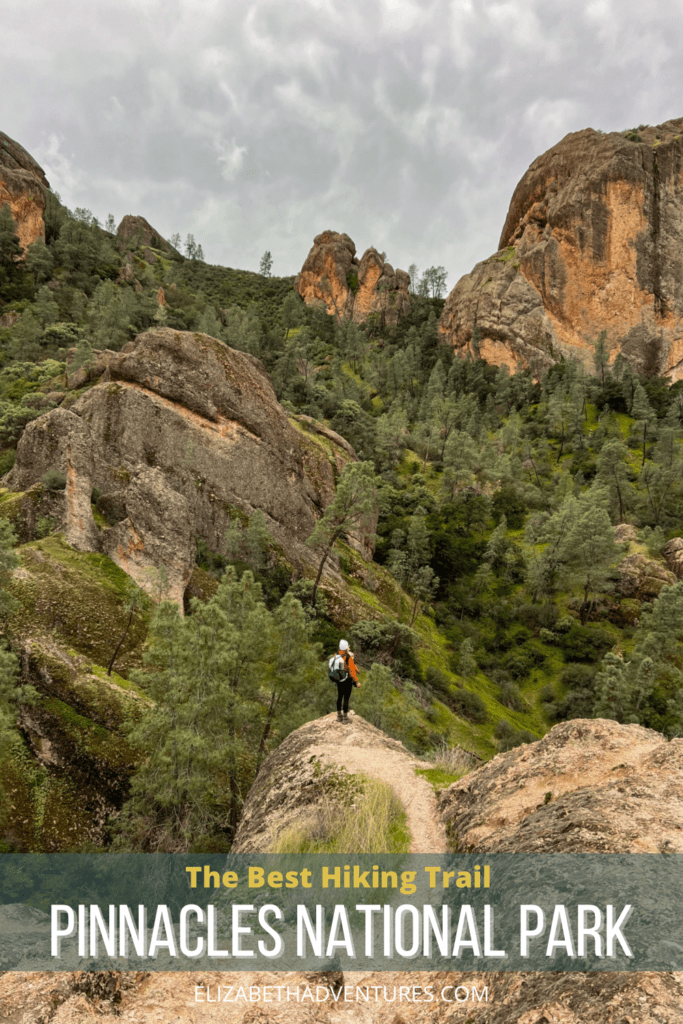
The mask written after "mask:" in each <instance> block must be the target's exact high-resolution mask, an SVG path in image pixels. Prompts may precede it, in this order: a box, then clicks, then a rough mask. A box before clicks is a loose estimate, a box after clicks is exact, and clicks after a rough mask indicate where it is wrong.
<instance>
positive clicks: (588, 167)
mask: <svg viewBox="0 0 683 1024" xmlns="http://www.w3.org/2000/svg"><path fill="white" fill-rule="evenodd" d="M682 136H683V118H681V119H676V120H672V121H667V122H666V123H665V124H663V125H660V126H659V127H656V128H649V127H648V128H640V129H638V131H637V132H610V133H609V134H604V133H602V132H597V131H594V130H593V129H592V128H586V129H584V130H583V131H579V132H572V133H571V134H569V135H567V136H566V137H565V138H564V139H562V141H561V142H559V143H558V144H557V145H556V146H553V147H552V149H549V150H548V151H547V152H546V153H544V154H543V155H542V156H540V157H538V159H536V160H535V161H534V162H533V163H532V165H531V167H530V168H529V170H528V171H527V172H526V174H525V175H524V177H523V178H522V180H521V181H520V183H519V184H518V186H517V188H516V189H515V192H514V194H513V196H512V200H511V203H510V209H509V212H508V215H507V219H506V221H505V225H504V227H503V231H502V234H501V238H500V243H499V250H498V252H497V253H495V254H494V255H493V256H492V257H490V259H488V260H485V261H484V262H482V263H479V264H477V266H476V267H475V268H474V270H473V271H472V272H471V273H470V274H466V275H465V276H464V277H463V278H461V279H460V281H458V283H457V284H456V286H455V288H454V289H453V291H452V292H451V294H450V295H449V296H448V299H447V301H446V305H445V307H444V310H443V314H442V316H441V320H440V325H439V328H440V331H441V335H442V338H443V340H444V341H446V342H448V343H450V344H451V345H453V347H454V348H455V350H456V352H457V353H459V354H462V355H465V354H466V353H473V354H476V353H479V354H480V355H481V356H482V357H483V358H484V359H486V360H488V361H489V362H491V363H495V364H497V365H501V364H506V365H507V366H509V367H510V368H511V369H514V368H515V366H516V365H517V364H518V363H519V362H521V363H523V364H524V365H525V366H534V367H537V368H539V369H540V368H542V367H544V366H548V365H550V363H552V362H554V361H555V360H557V359H558V358H559V357H560V356H573V357H576V358H578V359H579V360H581V361H582V362H583V363H584V364H585V365H586V367H587V368H588V369H590V370H592V368H593V351H594V348H593V344H592V343H593V341H594V340H595V339H597V338H598V336H599V334H600V333H601V332H602V331H606V341H607V345H608V347H609V349H610V353H611V354H610V358H611V359H614V358H616V356H617V354H618V353H622V355H623V356H624V357H625V358H626V359H628V361H629V362H630V363H631V365H632V366H633V367H634V368H635V369H636V370H637V371H639V372H647V373H668V374H669V375H670V376H671V379H672V380H678V379H679V378H680V377H681V376H683V254H682V253H681V246H680V238H681V233H682V232H683V177H682V175H681V168H682V158H683V138H682ZM475 330H476V335H475Z"/></svg>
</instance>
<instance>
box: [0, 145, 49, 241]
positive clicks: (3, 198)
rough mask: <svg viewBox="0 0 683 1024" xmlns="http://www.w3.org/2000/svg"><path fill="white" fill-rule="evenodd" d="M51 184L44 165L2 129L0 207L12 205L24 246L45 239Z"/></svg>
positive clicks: (10, 206)
mask: <svg viewBox="0 0 683 1024" xmlns="http://www.w3.org/2000/svg"><path fill="white" fill-rule="evenodd" d="M49 187H50V184H49V182H48V180H47V178H46V177H45V173H44V171H43V168H42V167H40V166H39V164H38V163H36V161H35V160H34V159H33V157H32V156H31V155H30V153H27V152H26V150H25V149H24V147H23V146H20V145H19V143H18V142H15V141H14V139H10V137H9V135H5V133H4V132H0V207H2V206H3V205H4V204H5V203H7V204H9V208H10V210H11V211H12V216H13V217H14V221H15V223H16V226H17V234H18V236H19V241H20V243H21V245H22V246H23V247H24V248H26V247H27V246H28V245H30V244H31V243H32V242H35V240H36V239H37V238H42V239H43V241H44V240H45V222H44V220H43V214H44V212H45V189H47V188H49Z"/></svg>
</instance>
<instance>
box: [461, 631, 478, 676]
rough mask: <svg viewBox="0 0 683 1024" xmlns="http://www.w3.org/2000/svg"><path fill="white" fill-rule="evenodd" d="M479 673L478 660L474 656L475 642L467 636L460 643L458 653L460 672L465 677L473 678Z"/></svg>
mask: <svg viewBox="0 0 683 1024" xmlns="http://www.w3.org/2000/svg"><path fill="white" fill-rule="evenodd" d="M476 673H477V662H476V660H475V657H474V644H473V643H472V641H471V640H470V638H469V637H466V638H465V639H464V640H463V642H462V643H461V644H460V653H459V655H458V674H459V675H461V676H464V678H465V679H471V678H472V676H474V675H476Z"/></svg>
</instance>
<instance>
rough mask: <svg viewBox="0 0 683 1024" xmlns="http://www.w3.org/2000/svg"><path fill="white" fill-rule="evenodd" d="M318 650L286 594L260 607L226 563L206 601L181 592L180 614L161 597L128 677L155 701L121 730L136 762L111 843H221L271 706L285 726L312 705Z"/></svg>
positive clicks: (268, 728)
mask: <svg viewBox="0 0 683 1024" xmlns="http://www.w3.org/2000/svg"><path fill="white" fill-rule="evenodd" d="M318 657H319V649H317V648H311V647H310V645H309V642H308V626H307V623H306V617H305V616H304V614H303V611H302V609H301V605H300V604H299V602H298V601H296V600H295V599H293V598H291V597H286V598H285V599H284V600H283V602H282V603H281V605H280V608H279V609H278V611H277V612H276V613H275V614H272V613H270V612H269V611H268V610H267V608H266V607H265V604H264V603H263V599H262V594H261V588H260V586H259V585H258V584H257V583H255V582H254V578H253V576H252V574H251V573H250V572H245V573H244V574H243V576H242V577H241V579H237V578H236V576H235V574H234V572H233V571H232V570H230V569H229V570H228V572H226V574H225V576H224V578H223V580H222V581H221V583H220V585H219V588H218V591H217V593H216V595H215V597H213V598H212V599H211V600H210V601H209V602H207V603H206V604H202V603H201V602H199V601H196V600H193V601H192V606H191V614H190V615H188V616H187V617H186V618H185V619H181V618H180V615H179V613H178V610H177V608H176V606H175V605H173V604H171V603H170V602H162V603H161V604H160V605H159V608H158V609H157V612H156V614H155V617H154V620H153V623H152V629H151V633H150V643H149V649H148V653H147V655H146V658H145V669H144V671H143V672H142V673H140V675H139V677H138V679H139V682H140V684H141V685H142V686H143V687H144V689H145V692H146V693H148V694H149V696H150V697H151V698H152V700H153V701H154V702H155V703H154V705H153V706H152V707H149V708H147V709H146V710H145V711H143V713H142V716H141V718H140V720H139V721H138V722H137V723H134V724H132V725H130V726H129V728H128V732H129V737H130V740H131V742H132V743H133V744H134V745H135V746H136V747H137V748H138V749H139V750H140V751H141V753H142V754H143V760H142V762H141V766H140V768H139V770H138V772H137V774H136V775H135V776H134V778H133V782H132V786H131V799H130V800H129V802H128V804H127V805H126V806H125V807H124V810H123V812H122V815H121V818H120V822H119V833H120V837H119V845H121V846H128V845H132V846H133V847H134V848H135V849H140V850H143V851H161V852H176V851H183V850H188V849H189V848H190V847H192V846H196V845H197V844H201V845H202V847H203V848H204V849H206V847H207V844H217V845H218V846H219V848H220V846H221V845H222V846H223V848H226V847H227V846H228V844H229V842H230V840H231V837H232V835H233V834H234V831H235V828H236V825H237V821H238V818H239V814H240V809H241V805H242V802H243V800H244V797H245V796H246V793H247V792H248V789H249V787H250V785H251V782H252V780H253V777H254V774H255V772H256V770H257V766H258V762H259V760H260V758H261V757H262V756H263V754H264V752H265V751H266V748H267V746H268V739H269V737H271V736H275V737H277V736H279V735H280V734H279V733H276V732H275V726H276V723H277V722H278V720H279V717H280V716H281V713H282V712H283V711H286V712H288V715H289V717H288V721H287V723H286V724H285V725H284V728H285V729H289V728H291V727H293V726H295V725H298V724H299V722H300V721H302V720H303V715H304V711H303V705H304V703H308V705H309V706H311V705H312V706H313V707H316V702H317V699H318V697H317V694H316V691H315V676H316V675H317V677H318V679H320V668H319V662H318ZM314 669H315V671H314ZM285 691H287V693H288V695H289V698H290V699H289V700H287V699H285V698H284V692H285Z"/></svg>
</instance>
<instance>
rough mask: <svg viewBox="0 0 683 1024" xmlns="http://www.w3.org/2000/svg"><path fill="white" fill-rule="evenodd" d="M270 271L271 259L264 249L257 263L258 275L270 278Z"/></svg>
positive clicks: (271, 267)
mask: <svg viewBox="0 0 683 1024" xmlns="http://www.w3.org/2000/svg"><path fill="white" fill-rule="evenodd" d="M272 269H273V257H272V256H271V254H270V252H269V251H268V250H267V249H266V251H265V252H264V254H263V256H262V257H261V262H260V263H259V274H262V275H263V276H264V277H270V275H271V272H272Z"/></svg>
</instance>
